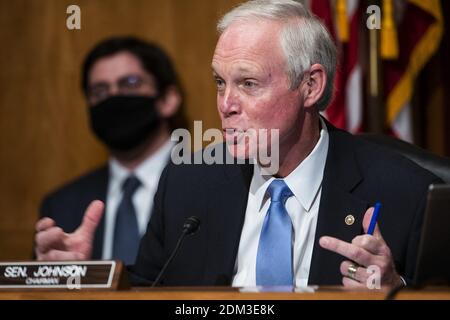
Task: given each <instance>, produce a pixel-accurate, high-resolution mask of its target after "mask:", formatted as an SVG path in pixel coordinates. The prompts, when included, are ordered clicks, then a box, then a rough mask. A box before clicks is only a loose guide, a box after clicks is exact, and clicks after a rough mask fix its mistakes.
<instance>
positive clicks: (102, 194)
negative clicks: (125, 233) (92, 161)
mask: <svg viewBox="0 0 450 320" xmlns="http://www.w3.org/2000/svg"><path fill="white" fill-rule="evenodd" d="M108 181H109V168H108V166H105V167H104V168H101V169H100V171H99V174H98V175H97V176H96V179H95V181H93V183H92V187H93V190H92V193H91V194H90V196H92V200H94V199H98V200H101V201H103V202H104V203H105V209H104V211H105V213H106V192H107V188H108ZM92 200H91V201H92ZM89 202H90V201H89ZM105 213H104V214H103V217H102V219H101V220H100V223H99V225H98V227H97V229H96V231H95V236H94V243H93V248H92V259H102V253H103V237H104V230H105Z"/></svg>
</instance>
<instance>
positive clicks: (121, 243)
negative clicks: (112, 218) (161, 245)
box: [113, 175, 141, 264]
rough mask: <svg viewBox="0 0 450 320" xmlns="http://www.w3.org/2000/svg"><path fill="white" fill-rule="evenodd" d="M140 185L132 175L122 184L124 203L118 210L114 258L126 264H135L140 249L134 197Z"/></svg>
mask: <svg viewBox="0 0 450 320" xmlns="http://www.w3.org/2000/svg"><path fill="white" fill-rule="evenodd" d="M140 185H141V182H140V181H139V179H138V178H136V177H135V176H134V175H130V176H129V177H128V178H127V179H126V180H125V181H124V183H123V184H122V191H123V196H122V201H121V202H120V204H119V206H118V208H117V215H116V224H115V228H114V245H113V248H114V249H113V258H114V259H118V260H122V261H123V262H124V263H125V264H133V263H134V261H135V259H136V255H137V251H138V247H139V241H140V235H139V228H138V223H137V218H136V210H135V208H134V206H133V202H132V197H133V194H134V192H135V191H136V189H137V188H138V187H139V186H140Z"/></svg>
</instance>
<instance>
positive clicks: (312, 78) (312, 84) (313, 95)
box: [302, 63, 328, 108]
mask: <svg viewBox="0 0 450 320" xmlns="http://www.w3.org/2000/svg"><path fill="white" fill-rule="evenodd" d="M327 81H328V79H327V74H326V72H325V68H324V67H323V66H322V65H321V64H317V63H316V64H313V65H312V66H311V68H310V69H309V72H308V73H307V74H306V77H305V79H303V81H302V86H303V88H302V90H303V97H304V98H303V101H304V104H303V105H304V106H305V107H307V108H308V107H312V106H314V105H315V104H316V103H317V101H319V100H320V98H321V97H322V96H323V93H324V91H325V86H326V85H327Z"/></svg>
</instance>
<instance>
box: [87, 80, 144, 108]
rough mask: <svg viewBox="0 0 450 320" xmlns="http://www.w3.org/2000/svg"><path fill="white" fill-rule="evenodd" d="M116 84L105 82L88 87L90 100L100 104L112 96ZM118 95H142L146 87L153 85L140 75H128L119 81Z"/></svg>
mask: <svg viewBox="0 0 450 320" xmlns="http://www.w3.org/2000/svg"><path fill="white" fill-rule="evenodd" d="M113 85H114V83H108V82H105V81H102V82H97V83H95V84H93V85H92V86H90V87H88V90H87V92H88V98H89V100H91V101H92V102H98V101H101V100H104V99H106V98H108V97H109V96H111V87H112V86H113ZM115 85H116V87H117V93H118V94H124V95H130V94H135V93H141V92H142V91H141V89H142V88H143V87H144V86H145V85H151V83H150V81H149V80H147V79H144V78H142V77H141V76H138V75H128V76H124V77H122V78H120V79H118V80H117V81H116V83H115Z"/></svg>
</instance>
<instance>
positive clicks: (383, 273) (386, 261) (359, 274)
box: [319, 207, 403, 288]
mask: <svg viewBox="0 0 450 320" xmlns="http://www.w3.org/2000/svg"><path fill="white" fill-rule="evenodd" d="M373 210H374V208H373V207H371V208H369V209H368V210H367V211H366V213H365V214H364V219H363V228H364V232H365V233H367V230H368V228H369V224H370V219H371V218H372V214H373ZM319 244H320V246H321V247H322V248H324V249H327V250H330V251H333V252H336V253H338V254H340V255H342V256H344V257H346V258H347V259H349V260H346V261H344V262H342V263H341V267H340V271H341V274H342V283H343V284H344V286H345V287H349V288H368V284H367V279H368V278H369V277H370V276H371V275H372V273H371V272H368V271H367V268H368V267H369V266H378V268H379V270H380V277H381V279H380V280H381V285H382V286H389V287H393V286H397V285H400V284H402V283H403V282H402V280H401V277H400V275H399V274H398V273H397V271H396V270H395V264H394V260H393V258H392V254H391V250H390V249H389V247H388V246H387V244H386V242H385V241H384V239H383V237H382V236H381V233H380V229H379V228H378V224H377V225H376V226H375V231H374V233H373V235H369V234H364V235H360V236H357V237H355V238H354V239H353V240H352V243H348V242H345V241H342V240H339V239H336V238H333V237H328V236H324V237H321V238H320V240H319Z"/></svg>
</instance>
